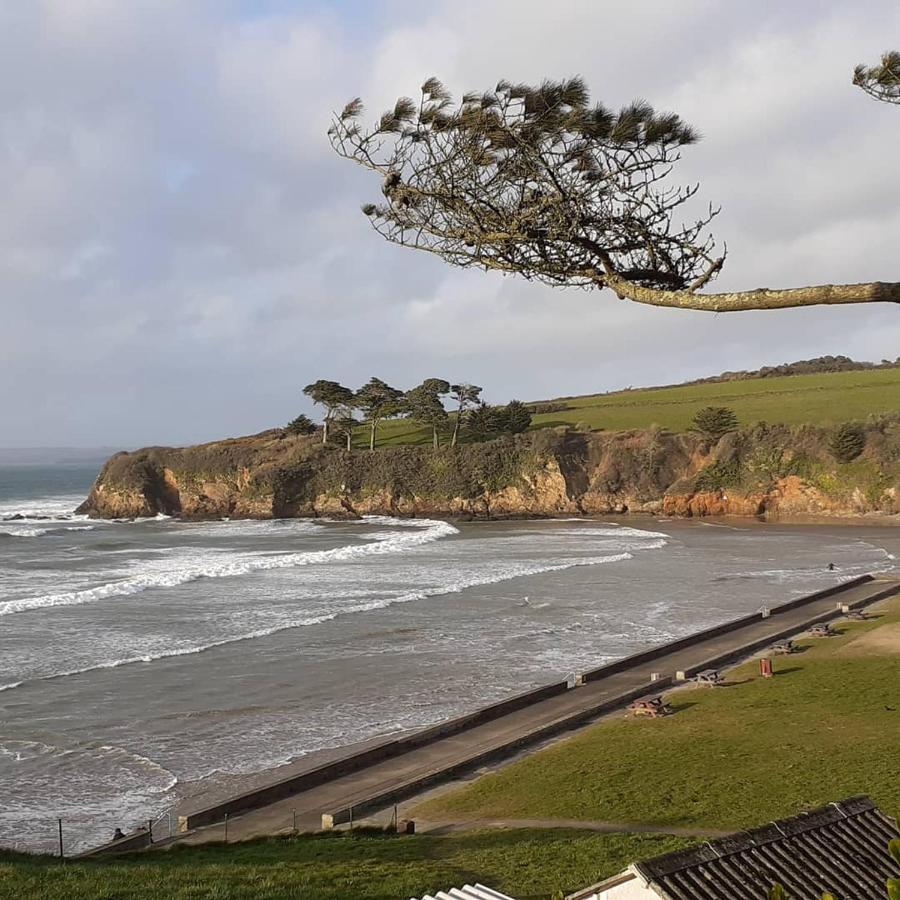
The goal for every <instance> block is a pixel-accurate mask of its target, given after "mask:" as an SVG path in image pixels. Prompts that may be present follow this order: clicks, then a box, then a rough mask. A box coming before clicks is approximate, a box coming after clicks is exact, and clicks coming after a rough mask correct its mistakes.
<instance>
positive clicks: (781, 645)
mask: <svg viewBox="0 0 900 900" xmlns="http://www.w3.org/2000/svg"><path fill="white" fill-rule="evenodd" d="M772 652H773V653H796V652H797V645H796V644H795V643H794V642H793V641H792V640H791V639H790V638H785V640H783V641H775V643H774V644H772Z"/></svg>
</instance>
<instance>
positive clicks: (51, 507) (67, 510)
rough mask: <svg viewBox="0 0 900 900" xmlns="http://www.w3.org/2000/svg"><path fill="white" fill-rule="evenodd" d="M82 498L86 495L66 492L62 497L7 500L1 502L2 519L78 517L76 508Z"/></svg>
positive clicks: (0, 514)
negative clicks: (15, 517) (17, 517)
mask: <svg viewBox="0 0 900 900" xmlns="http://www.w3.org/2000/svg"><path fill="white" fill-rule="evenodd" d="M82 500H84V497H83V496H81V495H78V494H66V495H65V496H61V497H40V498H32V497H28V498H21V499H12V500H5V501H3V502H0V519H8V518H10V517H11V516H20V517H21V518H24V519H44V520H46V519H56V520H59V521H67V520H69V519H73V518H76V516H75V510H76V509H77V508H78V505H79V504H80V503H81V501H82ZM77 518H81V517H80V516H79V517H77ZM85 518H86V517H85Z"/></svg>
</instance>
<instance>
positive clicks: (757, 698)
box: [411, 600, 900, 829]
mask: <svg viewBox="0 0 900 900" xmlns="http://www.w3.org/2000/svg"><path fill="white" fill-rule="evenodd" d="M898 622H900V601H898V600H893V601H891V603H890V605H889V606H887V607H886V608H885V610H883V611H882V612H881V613H880V614H879V617H878V618H876V619H872V620H870V621H868V622H862V623H842V624H841V625H839V626H838V627H839V630H840V631H841V632H842V634H841V636H840V637H836V638H826V639H819V640H818V641H814V640H807V641H802V642H800V646H801V647H802V652H801V653H797V654H794V655H791V656H786V657H779V658H777V659H776V660H775V671H776V676H775V677H774V678H772V679H763V678H760V677H759V676H758V674H757V668H758V665H757V663H756V662H751V663H747V664H745V665H743V666H740V667H738V668H737V669H735V670H734V671H733V672H731V673H730V675H729V678H728V679H727V680H728V685H727V686H723V687H718V688H697V689H693V690H681V691H676V692H674V693H672V694H671V695H670V702H671V704H672V706H673V707H674V708H675V710H676V715H674V716H671V717H668V718H664V719H629V718H626V717H624V716H622V717H617V718H615V719H612V720H609V721H606V722H603V723H600V724H598V725H596V726H593V727H591V728H588V729H586V730H584V731H581V732H579V733H578V734H576V735H575V736H573V737H572V738H569V739H567V740H565V741H562V742H560V743H558V744H556V745H554V746H552V747H549V748H547V749H545V750H543V751H541V752H539V753H535V754H533V755H531V756H528V757H526V758H525V759H523V760H521V761H519V762H517V763H514V764H512V765H509V766H507V767H505V768H503V769H501V770H499V771H498V772H495V773H493V774H490V775H486V776H484V777H482V778H480V779H478V780H477V781H475V782H472V783H471V784H469V785H466V786H464V787H461V788H459V789H458V790H454V791H452V792H448V793H446V794H443V795H440V796H437V797H435V798H433V799H432V800H430V801H428V802H426V803H424V804H422V805H420V806H419V807H418V808H416V809H414V810H413V811H412V813H411V815H413V816H414V817H417V818H423V819H431V820H450V821H460V820H465V819H470V818H471V819H477V818H482V817H488V816H490V817H493V818H509V819H521V818H536V817H543V818H547V817H551V818H569V819H573V818H574V819H585V820H589V819H598V820H607V821H622V822H642V823H655V824H659V825H678V826H697V827H706V828H722V829H738V828H742V827H746V826H752V825H758V824H761V823H764V822H766V821H769V820H771V819H775V818H779V817H782V816H789V815H794V814H796V813H797V812H798V811H800V810H801V809H804V808H807V807H812V806H817V805H819V804H822V803H827V802H830V801H832V800H839V799H842V798H845V797H848V796H850V795H853V794H857V793H867V794H869V795H870V796H871V797H872V798H873V799H874V800H875V801H876V803H878V804H880V805H881V806H882V808H883V809H884V810H885V811H887V812H888V813H891V814H896V813H897V812H898V811H900V778H898V763H897V751H896V748H897V747H900V628H898V626H897V623H898ZM876 629H884V630H883V631H881V632H880V634H881V635H892V636H894V637H892V639H891V640H880V639H879V640H872V639H870V640H862V639H861V638H862V636H864V635H867V634H868V633H870V632H876ZM863 647H864V648H866V649H865V651H864V652H863V651H862V649H861V648H863Z"/></svg>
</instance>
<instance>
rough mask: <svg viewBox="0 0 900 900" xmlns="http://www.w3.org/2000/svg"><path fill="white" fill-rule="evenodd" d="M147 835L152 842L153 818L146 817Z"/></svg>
mask: <svg viewBox="0 0 900 900" xmlns="http://www.w3.org/2000/svg"><path fill="white" fill-rule="evenodd" d="M147 836H148V837H149V838H150V843H151V844H152V843H153V819H147Z"/></svg>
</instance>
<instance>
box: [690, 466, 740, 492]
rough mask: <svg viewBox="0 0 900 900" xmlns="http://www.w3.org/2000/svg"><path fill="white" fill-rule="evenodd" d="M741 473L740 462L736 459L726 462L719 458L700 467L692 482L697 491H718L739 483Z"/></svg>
mask: <svg viewBox="0 0 900 900" xmlns="http://www.w3.org/2000/svg"><path fill="white" fill-rule="evenodd" d="M741 475H742V473H741V464H740V463H739V462H738V460H737V459H730V460H728V462H723V461H721V460H720V461H717V462H714V463H712V464H711V465H708V466H707V467H706V468H705V469H701V470H700V471H699V472H698V473H697V478H696V480H695V482H694V484H695V485H696V488H697V490H698V491H720V490H722V488H726V487H733V486H734V485H737V484H740V481H741Z"/></svg>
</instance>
